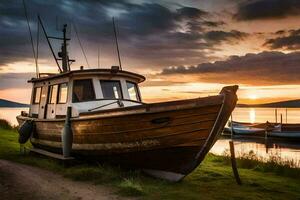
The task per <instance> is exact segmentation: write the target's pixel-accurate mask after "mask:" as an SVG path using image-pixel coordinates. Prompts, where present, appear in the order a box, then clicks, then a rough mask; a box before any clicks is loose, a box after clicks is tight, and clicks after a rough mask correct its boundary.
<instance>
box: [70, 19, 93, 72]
mask: <svg viewBox="0 0 300 200" xmlns="http://www.w3.org/2000/svg"><path fill="white" fill-rule="evenodd" d="M72 24H73V27H74V31H75V34H76V37H77V39H78V42H79V45H80V48H81V51H82V53H83V55H84V58H85V61H86V64H87V66H88V67H89V68H90V65H89V62H88V59H87V57H86V54H85V51H84V49H83V46H82V44H81V41H80V38H79V35H78V31H77V28H76V26H75V24H74V23H73V22H72Z"/></svg>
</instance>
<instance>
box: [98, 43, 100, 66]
mask: <svg viewBox="0 0 300 200" xmlns="http://www.w3.org/2000/svg"><path fill="white" fill-rule="evenodd" d="M98 68H100V45H99V44H98Z"/></svg>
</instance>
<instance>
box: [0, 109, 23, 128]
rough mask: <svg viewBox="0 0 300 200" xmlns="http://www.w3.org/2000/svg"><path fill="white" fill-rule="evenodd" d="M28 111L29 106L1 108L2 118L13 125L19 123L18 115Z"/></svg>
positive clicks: (0, 115) (0, 114)
mask: <svg viewBox="0 0 300 200" xmlns="http://www.w3.org/2000/svg"><path fill="white" fill-rule="evenodd" d="M23 110H24V111H27V112H28V110H29V108H0V119H6V120H7V121H9V122H10V123H11V124H12V125H18V122H17V119H16V116H18V115H20V114H21V111H23Z"/></svg>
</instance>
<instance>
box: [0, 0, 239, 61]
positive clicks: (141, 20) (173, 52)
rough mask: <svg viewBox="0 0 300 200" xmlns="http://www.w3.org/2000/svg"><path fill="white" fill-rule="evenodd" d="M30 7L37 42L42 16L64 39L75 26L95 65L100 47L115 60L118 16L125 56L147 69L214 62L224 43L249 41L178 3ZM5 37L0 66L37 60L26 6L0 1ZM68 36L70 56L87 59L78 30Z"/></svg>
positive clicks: (44, 53) (34, 0)
mask: <svg viewBox="0 0 300 200" xmlns="http://www.w3.org/2000/svg"><path fill="white" fill-rule="evenodd" d="M26 2H27V8H28V11H29V19H30V25H31V28H32V31H33V36H34V38H35V36H36V30H37V26H36V15H37V14H40V15H41V17H42V18H43V20H44V23H45V25H46V29H47V31H48V34H49V35H53V36H59V34H61V33H60V32H59V31H58V29H61V27H62V24H63V23H68V24H70V22H71V21H73V22H74V23H76V26H77V27H78V28H77V29H78V32H79V35H80V39H81V41H82V43H83V44H84V47H87V46H88V47H89V48H88V49H86V52H87V54H88V58H90V59H93V61H94V62H93V61H91V63H95V61H96V58H97V55H96V54H95V52H97V48H98V46H99V45H100V46H101V55H102V56H103V57H107V58H106V59H107V60H109V59H111V58H114V56H115V49H114V48H115V47H114V38H113V35H114V34H113V29H112V17H113V16H115V17H116V23H117V25H118V32H119V37H120V40H119V41H120V49H121V54H122V56H124V57H125V58H126V59H127V60H130V61H131V62H129V63H130V64H131V63H135V64H137V65H140V64H143V65H144V67H145V66H150V65H151V66H154V67H162V66H165V65H174V64H195V63H199V62H204V61H208V60H211V59H214V57H213V56H211V55H210V54H208V53H207V50H216V45H219V44H220V43H222V42H232V40H236V41H239V40H240V39H241V38H242V37H244V35H243V34H242V33H241V32H239V31H229V32H227V31H225V30H219V29H220V27H221V26H223V25H225V22H223V21H221V20H220V19H218V18H215V17H214V15H212V14H211V13H209V12H208V11H205V10H201V9H199V8H196V7H190V6H184V5H180V4H177V3H174V4H170V3H169V7H167V6H166V5H165V4H158V3H154V2H151V1H149V2H148V1H140V2H139V1H130V0H121V1H116V0H112V1H96V0H89V1H83V0H66V1H62V0H53V1H47V2H44V1H39V0H27V1H26ZM56 22H58V23H56ZM57 28H58V29H57ZM72 29H73V28H72ZM215 29H217V30H215ZM0 34H1V40H0V46H1V50H0V67H3V66H4V65H6V64H8V63H12V62H16V61H24V60H28V59H30V61H32V57H33V56H32V50H31V46H30V40H29V35H28V28H27V24H26V20H25V15H24V9H23V5H22V1H16V2H14V3H10V2H9V1H1V2H0ZM69 34H71V35H70V37H71V38H72V41H71V44H70V56H71V57H75V58H76V60H80V59H81V60H83V56H82V54H81V52H80V48H79V46H78V44H77V43H78V42H77V39H76V38H75V33H74V30H71V31H69ZM40 38H41V41H40V45H41V46H40V48H39V49H40V52H39V58H41V59H48V60H51V59H52V58H51V53H50V51H49V49H48V47H47V43H46V41H45V38H44V36H43V35H42V34H41V35H40ZM53 45H54V48H55V50H58V49H59V48H60V45H59V44H58V43H57V42H56V43H55V42H53ZM76 45H77V46H76ZM79 55H80V56H81V58H80V59H79V58H78V57H79ZM90 55H91V56H90ZM170 57H172V58H173V59H169V58H170ZM104 60H105V59H104ZM53 64H54V63H53ZM76 64H77V63H75V65H76ZM108 67H109V66H108Z"/></svg>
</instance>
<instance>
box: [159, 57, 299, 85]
mask: <svg viewBox="0 0 300 200" xmlns="http://www.w3.org/2000/svg"><path fill="white" fill-rule="evenodd" d="M299 63H300V52H294V53H288V54H285V53H282V52H276V51H271V52H261V53H258V54H246V55H245V56H231V57H229V58H228V59H226V60H225V61H216V62H214V63H202V64H199V65H197V66H190V67H184V66H177V67H169V68H164V69H163V71H162V72H161V74H159V75H160V76H165V77H166V79H168V76H172V77H174V76H175V77H176V76H179V77H180V76H185V77H190V78H186V80H189V81H191V80H198V81H202V82H217V83H230V84H232V83H238V84H250V85H260V84H262V85H270V84H278V85H281V84H299V83H300V75H299V73H298V72H299V69H300V64H299ZM181 78H182V77H181Z"/></svg>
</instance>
